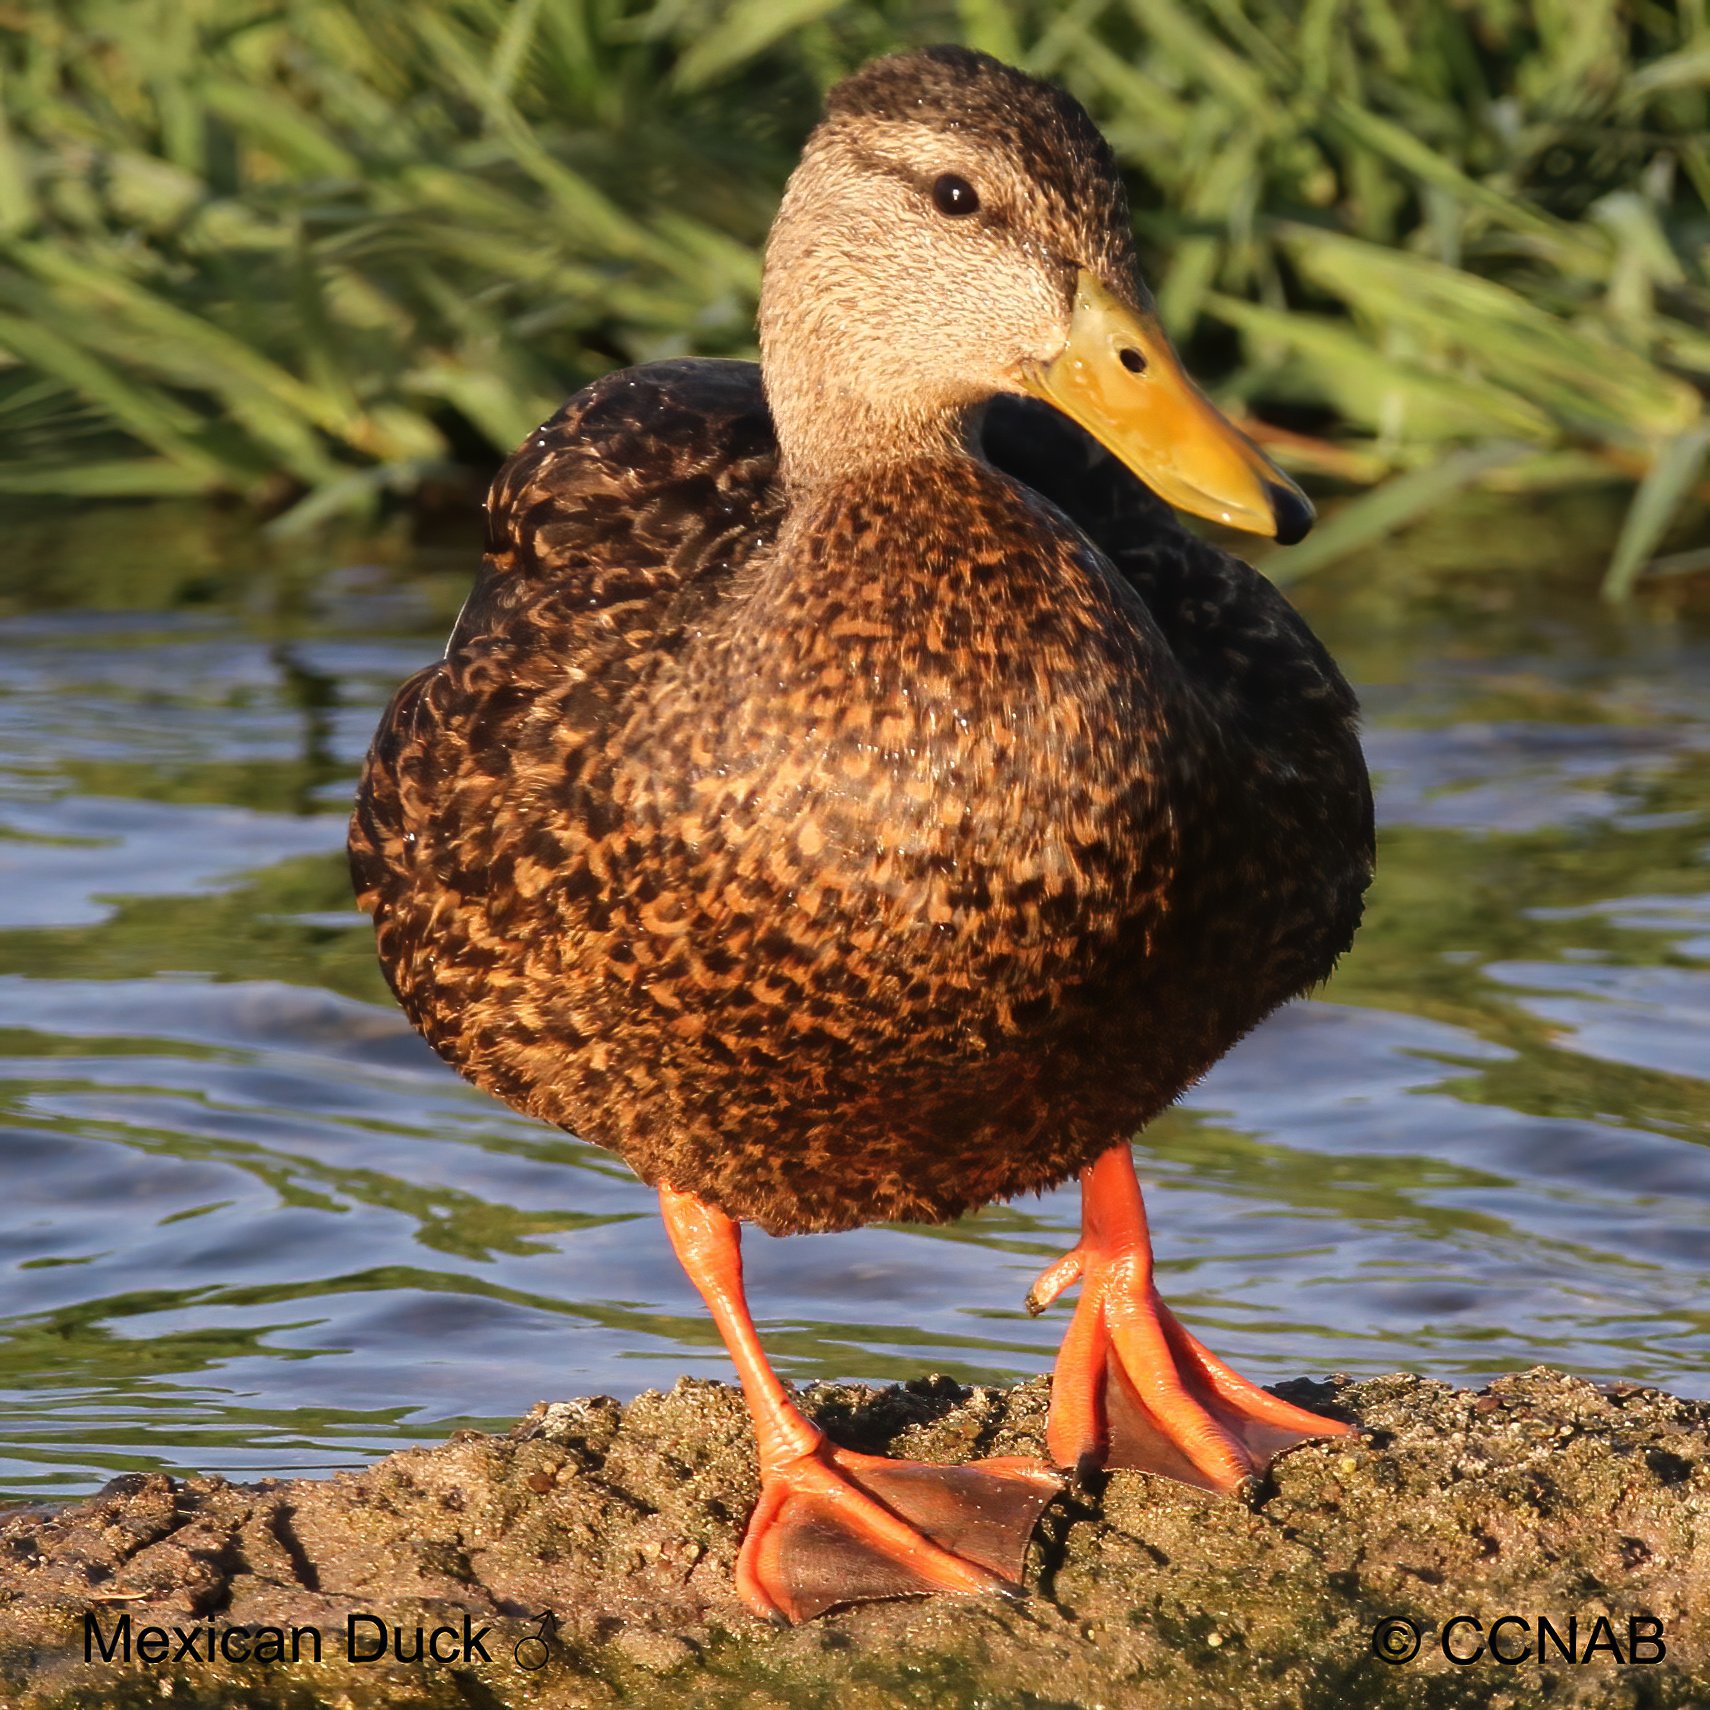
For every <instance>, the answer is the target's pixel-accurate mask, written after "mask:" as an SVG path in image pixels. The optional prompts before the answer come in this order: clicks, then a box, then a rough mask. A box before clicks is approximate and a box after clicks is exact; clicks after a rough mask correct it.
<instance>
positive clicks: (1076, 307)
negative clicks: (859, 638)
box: [760, 47, 1312, 544]
mask: <svg viewBox="0 0 1710 1710" xmlns="http://www.w3.org/2000/svg"><path fill="white" fill-rule="evenodd" d="M760 341H761V350H762V355H763V360H764V369H765V376H766V390H767V395H768V398H769V400H770V403H771V406H772V413H773V416H774V419H775V420H776V422H777V427H778V437H779V444H780V446H781V448H782V452H783V457H784V467H785V473H786V477H787V478H788V479H789V480H790V481H792V482H812V481H814V480H816V479H821V478H825V477H835V476H838V475H841V474H846V473H848V472H850V471H851V470H852V469H856V468H859V467H861V466H863V465H865V464H870V463H873V462H877V461H892V460H896V459H899V458H907V457H916V456H932V455H938V454H950V453H953V452H954V451H956V450H957V449H959V448H960V447H961V446H963V445H965V444H966V443H967V440H968V437H969V434H970V431H971V428H970V423H971V420H972V418H973V415H974V412H975V411H976V410H977V409H978V407H979V406H980V405H981V404H983V403H984V402H985V401H986V400H988V399H989V398H991V397H992V396H994V395H995V394H997V393H1001V392H1025V393H1031V394H1032V395H1034V396H1035V397H1039V398H1043V399H1045V400H1046V401H1047V402H1049V403H1051V404H1053V405H1055V406H1056V408H1058V409H1059V410H1061V411H1062V412H1063V413H1064V414H1065V415H1067V416H1070V417H1071V418H1072V419H1073V420H1075V421H1076V422H1078V423H1080V425H1081V426H1082V427H1084V428H1085V429H1086V430H1087V431H1088V432H1089V433H1091V434H1093V435H1094V436H1095V437H1096V438H1097V439H1098V440H1100V441H1101V442H1102V443H1103V444H1104V445H1105V446H1106V447H1108V449H1109V450H1110V451H1111V452H1113V453H1114V454H1115V455H1116V456H1117V457H1119V458H1121V459H1122V461H1123V462H1124V463H1126V464H1127V465H1128V466H1129V467H1130V468H1131V469H1133V470H1134V472H1135V473H1136V474H1137V475H1139V476H1140V477H1141V479H1142V480H1144V481H1145V482H1146V484H1147V485H1148V486H1150V487H1151V488H1152V489H1153V490H1154V491H1155V492H1157V493H1158V494H1159V495H1160V496H1162V497H1163V498H1165V499H1167V500H1169V501H1170V503H1172V504H1174V505H1176V506H1179V507H1180V508H1181V509H1183V510H1186V511H1191V512H1193V513H1194V514H1196V515H1198V516H1203V517H1211V518H1214V519H1216V520H1217V521H1219V522H1222V523H1227V524H1229V525H1231V526H1233V527H1235V528H1242V529H1248V530H1250V531H1252V532H1254V533H1257V534H1266V535H1274V536H1275V537H1276V538H1277V539H1278V540H1280V541H1282V542H1284V543H1285V544H1286V543H1290V542H1293V541H1296V540H1299V539H1300V538H1301V536H1302V535H1304V534H1305V533H1306V531H1307V529H1308V528H1309V527H1310V526H1311V522H1312V507H1311V506H1310V504H1308V502H1307V500H1306V498H1305V495H1304V494H1302V493H1301V491H1300V489H1299V488H1298V487H1296V486H1295V484H1294V483H1293V482H1292V481H1291V480H1289V478H1288V477H1287V476H1286V475H1284V474H1283V473H1282V471H1281V470H1280V469H1278V468H1277V467H1276V466H1275V465H1274V464H1273V463H1271V461H1270V460H1269V459H1268V458H1267V457H1265V456H1264V455H1263V453H1261V452H1260V451H1259V450H1258V449H1257V448H1256V447H1255V446H1254V445H1253V444H1252V443H1251V441H1249V440H1248V439H1247V438H1246V437H1245V435H1243V434H1242V433H1241V432H1240V431H1239V430H1238V429H1237V428H1236V427H1235V426H1234V425H1233V424H1232V423H1231V422H1229V421H1228V420H1227V419H1226V418H1225V417H1224V416H1223V415H1222V414H1221V413H1220V412H1219V411H1218V410H1217V409H1216V408H1215V406H1213V405H1212V403H1211V402H1210V401H1209V400H1208V399H1207V398H1206V397H1205V395H1204V394H1203V393H1202V392H1201V391H1200V390H1199V389H1198V387H1196V386H1195V385H1194V384H1193V382H1192V381H1191V380H1190V379H1189V378H1188V377H1187V375H1186V373H1185V372H1184V371H1183V369H1182V366H1181V363H1180V362H1179V361H1178V360H1177V357H1176V354H1175V352H1174V350H1173V349H1172V348H1171V346H1170V342H1169V340H1168V338H1167V337H1166V336H1165V334H1164V331H1163V328H1162V327H1161V326H1160V325H1159V322H1158V317H1157V313H1156V311H1155V309H1154V308H1153V306H1152V302H1151V299H1150V297H1149V296H1148V294H1147V292H1146V290H1145V287H1144V286H1143V285H1142V284H1141V281H1140V275H1139V270H1138V267H1137V265H1136V262H1135V257H1134V242H1133V234H1132V228H1131V225H1130V221H1129V213H1128V200H1127V197H1126V195H1125V194H1124V192H1123V188H1122V181H1121V179H1120V177H1119V176H1118V175H1117V171H1116V163H1115V160H1114V159H1113V157H1112V155H1111V152H1110V148H1109V145H1108V144H1107V143H1106V142H1105V140H1104V138H1103V137H1101V136H1100V135H1099V133H1098V130H1097V128H1096V127H1095V126H1094V124H1093V122H1092V120H1091V119H1090V118H1088V117H1087V114H1086V111H1085V109H1084V108H1082V107H1081V105H1080V104H1079V102H1077V101H1075V100H1074V99H1073V98H1072V97H1071V96H1069V95H1066V94H1065V93H1064V92H1063V91H1062V90H1060V89H1057V88H1054V87H1053V86H1052V85H1050V84H1048V83H1041V82H1039V81H1037V80H1036V79H1034V78H1031V77H1027V76H1024V75H1023V74H1022V73H1021V72H1019V71H1015V70H1013V69H1012V68H1011V67H1009V66H1007V65H1003V64H1001V63H1000V62H999V61H997V60H994V59H990V58H988V57H987V56H986V55H984V54H978V53H972V52H970V51H968V50H967V49H964V48H953V47H938V48H927V49H925V50H924V51H922V52H919V53H909V54H897V55H894V56H892V57H890V58H887V59H880V60H875V61H874V62H873V63H872V64H870V65H867V66H864V67H863V68H862V69H861V70H860V71H858V72H856V73H855V74H854V75H853V76H852V77H848V78H846V79H845V80H844V81H843V82H841V83H839V84H838V85H837V86H836V87H835V88H834V89H833V90H832V91H831V94H830V95H829V97H828V98H827V101H826V113H825V118H824V120H823V121H822V122H821V123H820V125H819V126H818V127H817V128H816V129H815V130H814V132H813V134H812V136H811V137H809V139H808V143H807V147H806V149H805V150H804V151H803V154H802V159H801V164H800V165H799V166H798V167H797V168H796V170H795V172H794V173H793V174H792V175H791V178H790V182H789V186H788V188H787V189H786V191H785V192H784V200H783V204H782V206H781V207H780V208H779V210H778V217H777V220H776V222H775V223H774V225H773V227H772V235H771V237H770V239H769V240H768V242H767V246H766V270H765V277H764V282H763V285H762V289H761V296H760Z"/></svg>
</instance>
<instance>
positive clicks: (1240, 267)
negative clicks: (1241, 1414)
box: [0, 0, 1710, 594]
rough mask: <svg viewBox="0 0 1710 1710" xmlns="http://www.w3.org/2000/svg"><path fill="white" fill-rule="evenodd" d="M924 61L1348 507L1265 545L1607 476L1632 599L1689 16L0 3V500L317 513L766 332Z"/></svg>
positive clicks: (1364, 2) (1690, 436)
mask: <svg viewBox="0 0 1710 1710" xmlns="http://www.w3.org/2000/svg"><path fill="white" fill-rule="evenodd" d="M942 39H958V40H962V41H965V42H968V43H970V44H972V45H974V46H978V47H983V48H986V49H988V50H990V51H992V52H994V53H997V54H999V55H1001V56H1003V57H1005V58H1007V59H1010V60H1012V61H1015V62H1017V63H1019V64H1021V65H1023V66H1025V67H1027V68H1029V69H1031V70H1033V71H1036V72H1040V73H1043V74H1045V75H1048V76H1051V77H1055V78H1058V79H1059V80H1061V81H1062V82H1064V83H1066V84H1067V85H1068V86H1069V87H1070V88H1071V89H1073V90H1074V91H1075V93H1076V94H1078V95H1079V96H1080V97H1081V98H1082V99H1083V100H1084V101H1085V102H1086V103H1087V105H1088V106H1089V107H1090V108H1091V109H1092V111H1093V113H1094V115H1095V117H1096V118H1097V119H1098V120H1099V121H1100V123H1101V124H1102V125H1103V126H1104V128H1105V129H1106V131H1107V133H1108V134H1109V136H1110V137H1111V139H1112V141H1113V142H1114V144H1115V145H1116V147H1117V149H1118V151H1119V153H1120V155H1121V157H1122V159H1123V162H1124V165H1125V168H1126V169H1127V171H1128V173H1129V176H1130V182H1131V186H1132V189H1133V193H1134V202H1135V208H1136V215H1137V222H1138V226H1139V230H1140V235H1141V240H1142V246H1143V253H1144V255H1145V258H1146V261H1147V265H1148V269H1149V274H1150V277H1151V279H1152V281H1153V283H1154V286H1155V288H1156V290H1157V293H1158V296H1159V299H1160V302H1161V305H1162V308H1163V311H1164V314H1165V318H1166V321H1167V323H1168V325H1169V326H1170V327H1171V329H1172V330H1173V331H1174V333H1175V334H1176V336H1177V338H1178V340H1180V341H1181V342H1183V343H1184V344H1185V346H1186V347H1187V350H1188V353H1189V357H1190V360H1191V361H1192V362H1193V364H1194V365H1195V366H1196V367H1197V368H1198V369H1199V370H1200V371H1201V372H1203V373H1206V374H1208V375H1209V376H1210V377H1211V378H1212V380H1213V381H1214V382H1215V388H1214V389H1215V390H1216V391H1217V393H1218V394H1219V396H1220V397H1221V398H1222V399H1223V400H1224V401H1225V402H1226V403H1228V404H1230V405H1231V406H1232V407H1234V408H1235V409H1237V410H1238V411H1240V412H1242V413H1243V414H1245V415H1246V416H1247V417H1248V418H1249V419H1250V420H1251V421H1253V422H1254V423H1255V424H1257V431H1258V432H1259V433H1260V434H1261V436H1262V437H1269V438H1270V439H1271V441H1272V443H1273V446H1274V448H1275V449H1276V450H1277V452H1278V454H1279V456H1281V457H1282V459H1283V460H1284V461H1285V462H1290V463H1292V464H1293V465H1294V466H1295V467H1296V468H1298V469H1300V470H1301V471H1303V472H1304V473H1306V474H1307V475H1309V476H1316V477H1319V478H1322V479H1328V480H1330V481H1331V482H1333V483H1336V484H1340V485H1342V486H1344V487H1346V488H1348V489H1350V490H1352V491H1353V493H1354V494H1355V496H1354V497H1353V498H1352V499H1351V500H1350V501H1349V502H1347V503H1344V504H1343V505H1342V506H1341V507H1340V508H1339V509H1338V510H1337V511H1336V513H1335V514H1334V515H1333V516H1332V518H1331V519H1330V521H1329V522H1328V523H1327V524H1326V525H1325V527H1324V528H1323V529H1321V531H1320V532H1319V534H1318V535H1317V536H1315V537H1314V539H1313V541H1312V542H1310V543H1308V545H1307V546H1305V547H1302V548H1299V549H1297V550H1296V551H1295V552H1294V553H1293V554H1291V555H1289V556H1288V558H1287V559H1286V560H1279V561H1278V567H1279V568H1281V567H1282V565H1283V564H1285V563H1286V564H1287V566H1288V567H1289V568H1290V570H1291V572H1292V573H1293V574H1296V575H1299V574H1305V573H1307V572H1308V571H1310V570H1311V569H1312V568H1313V567H1314V566H1315V565H1317V564H1321V563H1326V562H1329V561H1330V560H1331V559H1333V558H1335V557H1336V556H1338V555H1341V554H1345V553H1346V552H1348V551H1350V550H1352V549H1353V548H1354V547H1356V546H1359V545H1363V544H1366V543H1369V542H1370V541H1372V540H1374V539H1377V538H1379V537H1381V536H1382V535H1383V534H1385V533H1387V532H1389V531H1390V530H1392V529H1395V528H1398V527H1400V526H1403V525H1404V524H1405V523H1406V522H1407V521H1408V520H1409V519H1410V518H1411V517H1413V516H1416V515H1418V514H1420V513H1421V512H1423V511H1424V510H1426V509H1427V508H1429V507H1431V506H1434V505H1439V504H1441V503H1443V502H1444V501H1445V500H1446V499H1449V498H1452V496H1453V494H1454V493H1455V491H1456V490H1457V489H1459V488H1461V487H1464V486H1467V485H1471V484H1475V483H1482V484H1504V485H1509V486H1532V487H1536V486H1545V487H1547V486H1551V485H1560V484H1567V483H1582V482H1585V481H1588V480H1590V481H1610V482H1622V483H1625V484H1627V485H1628V486H1629V487H1631V489H1632V492H1633V498H1632V502H1631V504H1630V507H1629V509H1628V512H1627V521H1626V525H1625V527H1624V529H1623V531H1622V534H1621V537H1620V540H1619V541H1618V543H1617V544H1616V546H1615V549H1614V555H1613V558H1612V561H1611V564H1610V569H1609V575H1608V583H1607V586H1608V588H1609V591H1610V592H1611V593H1614V594H1620V593H1622V592H1624V591H1626V590H1627V589H1628V588H1630V587H1631V585H1632V583H1633V581H1634V579H1635V578H1636V577H1637V576H1638V575H1639V574H1640V573H1641V572H1642V571H1643V570H1644V569H1645V568H1646V567H1647V565H1648V564H1649V563H1650V562H1651V561H1652V560H1653V559H1654V558H1655V556H1656V554H1657V552H1658V550H1659V548H1660V547H1661V546H1662V545H1663V544H1664V541H1665V537H1666V536H1667V535H1668V534H1669V532H1670V530H1671V528H1675V529H1676V530H1677V531H1678V523H1679V521H1680V519H1681V518H1682V516H1683V515H1684V514H1687V508H1688V507H1690V506H1691V505H1692V503H1693V500H1694V495H1695V494H1698V493H1699V492H1700V489H1701V487H1702V485H1703V483H1704V481H1705V478H1706V470H1705V462H1706V452H1707V449H1710V433H1707V430H1706V425H1705V422H1706V418H1705V413H1704V407H1703V401H1704V383H1705V381H1706V379H1707V378H1710V21H1707V18H1706V0H1676V3H1675V4H1672V5H1670V4H1662V3H1657V0H1127V3H1123V0H1067V3H1063V0H1039V3H1037V4H1029V3H1019V0H1016V3H1012V0H962V3H961V4H957V5H951V4H936V5H934V4H927V5H905V4H878V3H873V0H867V3H865V4H858V5H857V4H833V3H830V0H734V3H731V4H725V5H714V4H710V3H707V0H657V3H656V4H654V5H652V6H639V5H633V4H620V3H617V0H361V3H360V4H358V3H357V0H345V3H338V0H6V3H5V4H3V5H0V117H3V123H0V493H29V494H51V495H61V496H65V497H71V498H96V497H109V496H111V497H118V496H138V495H157V494H184V493H235V494H238V495H241V496H242V497H244V498H246V499H248V500H250V501H252V502H254V503H256V504H259V505H263V506H267V507H269V508H273V509H278V510H281V511H282V512H283V518H282V520H283V523H284V525H285V526H287V527H289V526H307V525H309V524H312V523H313V522H315V521H316V520H317V519H321V518H324V517H326V516H329V515H332V514H335V513H338V512H341V511H362V510H364V509H372V508H373V507H374V506H376V505H377V504H379V503H380V502H382V501H383V500H384V499H385V498H386V496H387V495H394V494H406V495H407V494H414V493H417V492H419V491H421V490H422V489H424V488H431V487H433V486H434V485H435V484H436V483H439V482H442V481H447V480H463V479H466V478H467V471H469V470H470V469H482V468H485V467H489V466H490V465H491V464H492V463H493V462H494V461H495V460H496V458H497V457H498V456H499V455H500V454H502V453H503V452H504V451H506V450H508V449H509V448H510V446H511V445H513V444H514V443H515V442H516V441H517V440H518V439H520V438H521V437H522V435H523V434H524V433H525V432H526V431H527V430H528V429H529V428H530V427H531V426H533V425H534V423H535V422H536V421H538V420H539V419H540V418H541V417H543V416H544V415H546V414H547V413H549V412H550V411H551V410H552V409H554V408H555V407H556V406H557V404H558V403H559V401H560V400H561V399H562V398H563V396H564V395H565V394H566V393H567V392H568V391H570V390H572V389H573V388H575V387H576V386H578V385H580V384H582V383H583V382H585V381H586V380H588V379H590V378H592V377H593V376H594V375H596V374H598V373H601V372H603V371H604V370H605V369H607V368H609V367H611V366H613V365H615V364H619V363H624V362H634V361H645V360H648V359H650V358H655V357H660V356H666V355H672V354H678V353H682V352H685V351H699V352H706V353H713V354H747V353H749V352H750V351H751V350H752V322H753V312H754V298H755V291H756V287H757V283H758V246H759V243H760V240H761V239H762V237H763V235H764V233H765V229H766V226H767V223H768V220H769V218H770V215H771V210H772V208H773V206H774V203H775V201H776V197H777V194H778V191H779V189H780V187H781V185H782V182H783V179H784V177H785V175H786V173H787V172H788V170H789V167H790V165H791V162H792V160H793V158H794V154H795V151H796V149H797V147H798V146H799V143H800V139H801V137H802V136H803V135H804V134H805V131H806V129H807V128H808V126H809V125H810V124H811V123H812V120H813V117H814V114H815V112H816V109H817V105H818V101H819V97H820V94H821V92H822V91H823V88H824V87H825V85H826V84H827V83H829V82H830V81H831V80H832V79H834V78H835V77H836V76H837V75H839V74H840V73H841V72H842V71H844V70H846V69H847V68H849V67H851V66H853V65H855V64H858V63H859V62H860V61H861V60H862V59H864V58H866V57H868V56H869V55H871V54H873V53H876V52H880V51H884V50H886V49H888V48H892V47H896V46H901V45H908V44H910V43H919V42H924V41H931V40H942ZM1366 489H1369V491H1368V490H1366ZM1685 544H1686V545H1687V546H1688V547H1690V546H1691V545H1692V544H1693V543H1691V542H1687V543H1685ZM1687 560H1688V562H1687V564H1686V568H1687V569H1688V570H1690V568H1691V554H1690V552H1689V553H1688V554H1687ZM1671 563H1672V565H1673V567H1675V568H1680V567H1681V554H1680V553H1679V552H1678V551H1677V552H1676V553H1675V554H1674V556H1673V559H1672V560H1671Z"/></svg>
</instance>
